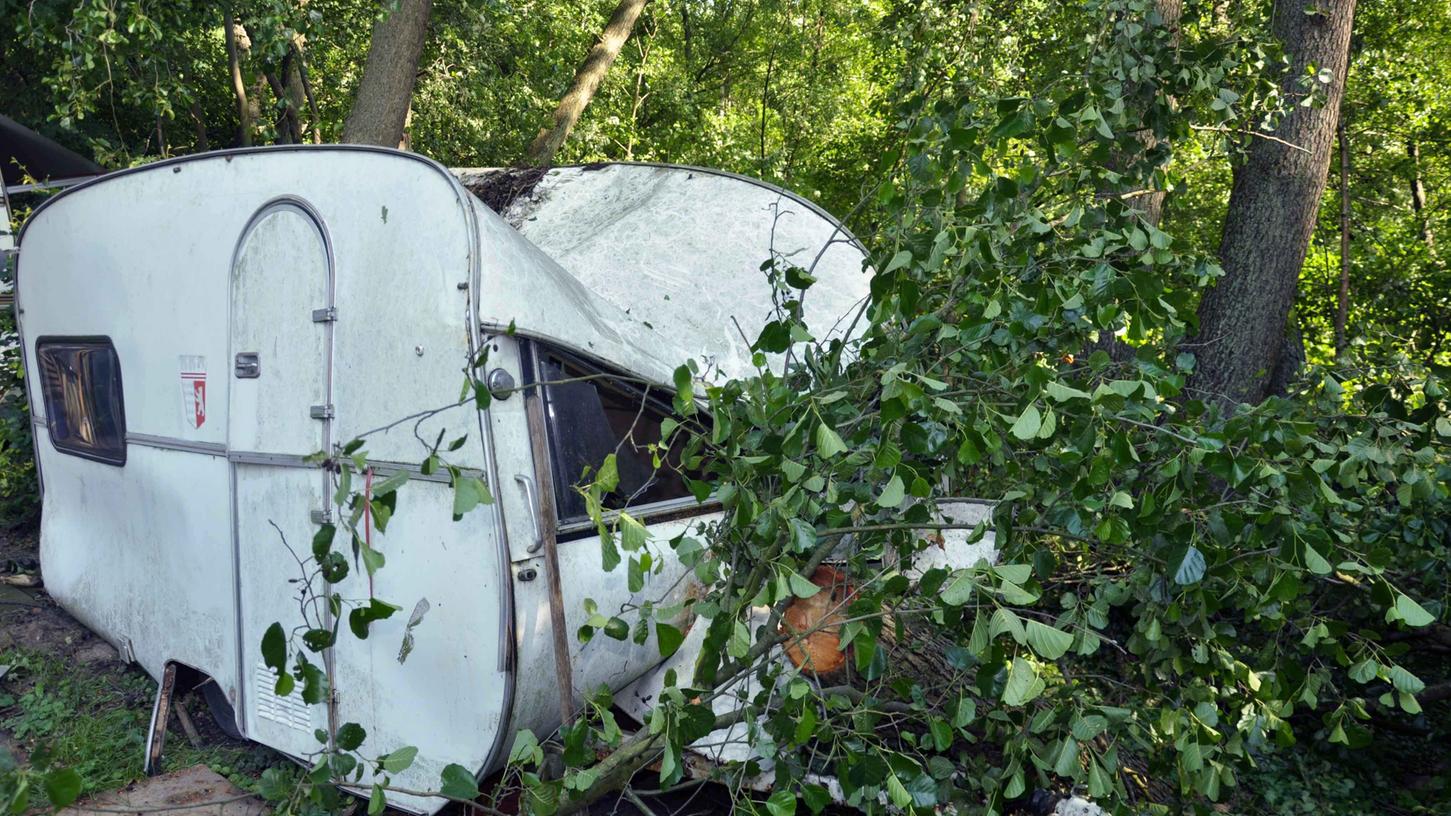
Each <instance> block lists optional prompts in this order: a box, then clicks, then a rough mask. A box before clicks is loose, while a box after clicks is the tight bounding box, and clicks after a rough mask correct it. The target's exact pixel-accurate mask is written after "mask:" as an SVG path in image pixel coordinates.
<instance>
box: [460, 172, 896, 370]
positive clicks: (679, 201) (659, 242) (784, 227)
mask: <svg viewBox="0 0 1451 816" xmlns="http://www.w3.org/2000/svg"><path fill="white" fill-rule="evenodd" d="M453 172H454V173H455V175H457V176H458V177H459V180H460V181H462V182H463V184H464V186H465V187H466V188H468V189H469V191H470V192H473V193H474V194H475V195H476V196H477V197H478V198H479V199H480V200H482V201H483V202H484V203H485V204H487V205H488V206H489V207H491V208H492V209H494V210H495V211H497V212H498V213H499V214H500V215H501V216H503V217H504V220H505V221H507V222H508V223H509V225H510V226H512V227H513V228H514V229H516V230H518V232H519V233H521V234H522V235H523V236H524V237H525V238H528V239H529V241H530V242H531V243H532V244H534V245H535V246H537V247H539V249H541V250H542V251H543V252H544V254H546V255H548V256H549V257H550V258H551V259H553V260H554V261H555V262H557V263H558V264H559V265H561V266H563V267H564V268H565V269H566V270H568V271H569V273H570V274H571V275H572V276H573V277H574V278H576V279H578V280H579V281H580V282H581V283H583V284H584V285H585V287H587V288H588V289H590V290H591V291H592V292H594V293H596V294H598V295H599V296H601V297H602V298H604V299H605V300H606V301H608V302H609V303H611V304H613V305H615V306H617V307H619V308H620V309H622V310H623V311H625V312H627V313H628V314H629V315H630V316H631V317H633V318H636V319H639V320H640V321H642V323H643V324H645V325H646V326H647V327H648V328H649V329H651V330H653V331H652V332H650V333H651V334H654V335H656V336H657V337H656V340H654V341H653V342H649V346H650V347H651V348H654V349H657V350H661V351H662V352H663V353H664V354H665V355H666V356H668V357H670V358H672V359H673V360H674V361H675V363H676V364H678V363H679V362H682V361H683V360H684V359H686V358H704V359H705V360H707V361H708V362H713V363H715V364H716V365H717V366H718V367H719V368H720V370H721V371H722V372H723V373H725V374H727V375H729V376H742V375H744V374H748V373H750V372H751V371H752V370H753V368H754V367H753V365H752V362H751V356H752V354H751V349H750V344H751V343H752V342H754V341H755V339H756V335H757V334H758V333H759V332H760V329H761V327H762V326H764V325H765V324H766V323H767V322H769V321H770V320H771V319H772V317H773V308H774V303H773V295H776V294H778V293H776V292H773V288H772V286H771V284H770V282H769V281H768V280H767V277H766V274H765V273H764V272H763V271H762V265H763V263H764V262H766V261H769V260H772V259H775V260H777V261H779V262H780V263H781V264H782V265H789V266H797V267H800V268H802V269H805V270H807V271H808V272H810V273H811V275H812V276H814V277H815V278H816V279H817V281H818V283H817V284H815V285H813V286H812V287H811V288H810V289H809V290H807V292H806V293H805V295H804V296H803V297H802V306H803V311H804V315H805V318H806V323H807V325H808V327H809V328H810V330H811V331H812V332H813V333H814V334H815V336H817V337H818V338H828V337H832V336H840V335H841V334H842V333H843V332H844V331H845V328H846V326H847V325H848V323H849V322H850V320H851V317H852V313H853V312H854V310H855V309H857V308H858V307H860V305H861V304H862V303H863V302H864V301H865V299H866V297H867V292H868V285H869V279H870V274H869V272H868V271H867V270H866V269H865V251H864V250H863V248H862V246H861V244H860V243H859V242H858V241H857V240H856V238H854V237H853V236H852V235H851V233H850V232H848V231H847V230H846V228H845V227H844V226H842V224H841V223H840V222H838V221H837V220H836V219H835V218H833V217H831V216H830V215H828V214H827V213H826V212H825V211H824V210H822V209H821V208H819V207H817V206H816V205H815V204H812V203H811V202H809V201H807V200H805V199H803V198H801V197H800V196H797V195H795V194H794V193H791V192H789V191H787V190H783V189H781V188H779V187H775V186H772V185H770V184H766V183H765V182H761V181H758V180H756V179H749V178H746V177H743V176H737V175H734V174H731V173H725V172H722V171H719V170H708V169H703V168H698V167H682V166H677V165H662V164H596V165H584V166H575V167H558V168H553V169H550V170H548V171H541V170H494V169H486V170H477V169H456V170H454V171H453ZM789 296H792V297H794V296H796V293H791V294H790V295H789Z"/></svg>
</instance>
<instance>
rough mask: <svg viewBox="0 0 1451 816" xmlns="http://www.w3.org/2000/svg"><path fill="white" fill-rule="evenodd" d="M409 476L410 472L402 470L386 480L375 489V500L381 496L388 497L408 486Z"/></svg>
mask: <svg viewBox="0 0 1451 816" xmlns="http://www.w3.org/2000/svg"><path fill="white" fill-rule="evenodd" d="M409 475H410V474H409V473H408V471H406V470H400V471H398V472H397V473H395V474H393V475H392V476H389V477H388V478H387V479H384V480H383V482H382V483H380V484H377V485H375V486H374V487H373V498H375V499H376V498H378V497H379V496H386V495H388V494H389V493H392V492H394V491H396V490H397V489H398V488H400V487H402V486H403V485H405V484H407V483H408V478H409Z"/></svg>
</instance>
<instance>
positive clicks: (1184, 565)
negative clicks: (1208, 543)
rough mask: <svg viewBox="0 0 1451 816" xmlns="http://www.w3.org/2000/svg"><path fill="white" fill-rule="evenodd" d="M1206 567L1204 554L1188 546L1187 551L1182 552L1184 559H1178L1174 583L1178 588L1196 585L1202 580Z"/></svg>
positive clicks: (1196, 548)
mask: <svg viewBox="0 0 1451 816" xmlns="http://www.w3.org/2000/svg"><path fill="white" fill-rule="evenodd" d="M1206 566H1207V565H1206V564H1205V562H1204V553H1202V552H1200V551H1199V548H1198V547H1195V546H1194V545H1192V544H1191V545H1189V549H1188V550H1185V551H1184V557H1183V558H1181V559H1179V566H1178V568H1177V569H1175V570H1174V583H1176V584H1179V585H1180V586H1185V585H1188V584H1195V583H1198V582H1199V581H1200V580H1201V579H1202V578H1204V571H1205V569H1206Z"/></svg>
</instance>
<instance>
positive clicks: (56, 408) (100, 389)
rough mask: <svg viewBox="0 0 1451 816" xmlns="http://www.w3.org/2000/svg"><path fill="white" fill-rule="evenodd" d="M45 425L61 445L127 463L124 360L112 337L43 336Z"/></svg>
mask: <svg viewBox="0 0 1451 816" xmlns="http://www.w3.org/2000/svg"><path fill="white" fill-rule="evenodd" d="M35 356H36V360H37V362H38V363H39V366H40V385H41V391H42V393H43V396H44V400H45V424H46V427H47V428H48V429H49V431H50V441H51V443H52V444H53V445H55V448H56V450H58V451H62V452H65V453H70V454H74V455H76V456H83V457H85V458H87V459H95V460H97V461H99V462H106V463H108V464H112V465H124V464H126V408H125V406H124V405H123V404H122V400H121V361H120V359H118V358H117V357H116V349H115V347H114V346H112V345H111V341H110V340H106V339H85V340H68V339H42V340H40V341H39V342H37V343H36V344H35Z"/></svg>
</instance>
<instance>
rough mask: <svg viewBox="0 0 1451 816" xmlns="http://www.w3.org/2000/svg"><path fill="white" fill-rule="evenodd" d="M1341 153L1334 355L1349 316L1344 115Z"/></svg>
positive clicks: (1339, 137) (1338, 350) (1339, 142)
mask: <svg viewBox="0 0 1451 816" xmlns="http://www.w3.org/2000/svg"><path fill="white" fill-rule="evenodd" d="M1335 131H1336V132H1335V141H1336V149H1337V150H1338V151H1339V152H1340V296H1339V297H1338V298H1336V302H1335V356H1337V357H1339V356H1340V355H1341V354H1342V353H1343V352H1344V351H1345V344H1346V341H1345V322H1346V320H1347V319H1348V318H1349V317H1350V139H1349V138H1348V137H1347V136H1346V135H1345V117H1344V116H1341V117H1340V124H1339V125H1337V126H1336V128H1335Z"/></svg>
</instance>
